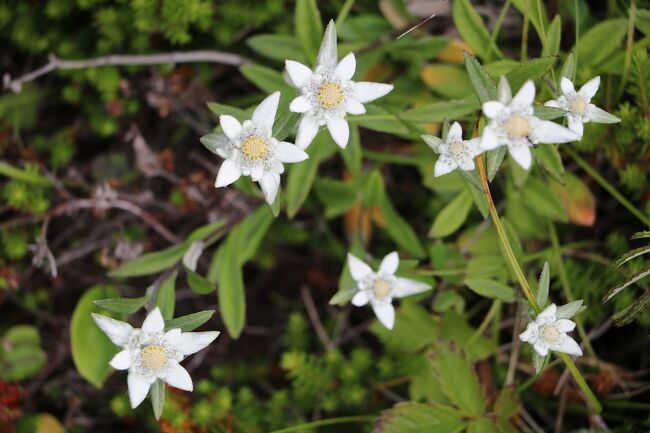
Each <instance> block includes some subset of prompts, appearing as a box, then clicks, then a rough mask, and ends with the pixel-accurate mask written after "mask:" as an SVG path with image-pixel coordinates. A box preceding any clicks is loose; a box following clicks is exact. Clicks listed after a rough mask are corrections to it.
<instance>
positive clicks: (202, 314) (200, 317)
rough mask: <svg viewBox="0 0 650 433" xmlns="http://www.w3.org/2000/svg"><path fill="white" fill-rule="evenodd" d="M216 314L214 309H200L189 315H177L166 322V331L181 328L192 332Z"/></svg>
mask: <svg viewBox="0 0 650 433" xmlns="http://www.w3.org/2000/svg"><path fill="white" fill-rule="evenodd" d="M213 315H214V310H205V311H199V312H198V313H192V314H188V315H187V316H181V317H177V318H175V319H172V320H169V321H166V322H165V331H169V330H170V329H180V330H181V331H183V332H192V331H194V330H195V329H196V328H198V327H199V326H201V325H203V324H204V323H206V322H207V321H208V320H210V318H212V316H213Z"/></svg>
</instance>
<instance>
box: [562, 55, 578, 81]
mask: <svg viewBox="0 0 650 433" xmlns="http://www.w3.org/2000/svg"><path fill="white" fill-rule="evenodd" d="M574 70H575V59H574V56H573V53H569V55H568V56H567V57H566V60H565V61H564V64H563V65H562V72H561V73H560V77H559V78H558V88H559V85H560V83H559V80H561V79H562V77H566V78H568V79H569V80H571V81H573V75H574Z"/></svg>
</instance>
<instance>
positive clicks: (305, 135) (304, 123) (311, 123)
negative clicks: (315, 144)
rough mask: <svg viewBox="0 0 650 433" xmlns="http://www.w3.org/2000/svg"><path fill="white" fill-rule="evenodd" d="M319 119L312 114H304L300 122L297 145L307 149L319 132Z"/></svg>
mask: <svg viewBox="0 0 650 433" xmlns="http://www.w3.org/2000/svg"><path fill="white" fill-rule="evenodd" d="M318 128H319V125H318V121H317V120H316V119H314V118H313V117H311V116H306V115H303V117H302V119H300V123H299V124H298V133H297V134H296V146H298V147H299V148H301V149H306V148H307V146H309V145H310V144H311V142H312V141H314V137H316V134H318Z"/></svg>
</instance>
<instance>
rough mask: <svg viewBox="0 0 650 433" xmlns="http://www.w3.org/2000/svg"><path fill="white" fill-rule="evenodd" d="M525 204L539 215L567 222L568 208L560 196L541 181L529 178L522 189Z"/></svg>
mask: <svg viewBox="0 0 650 433" xmlns="http://www.w3.org/2000/svg"><path fill="white" fill-rule="evenodd" d="M521 195H522V196H523V197H526V201H525V204H526V206H528V207H529V208H530V209H531V210H533V211H535V212H536V213H537V214H538V215H540V216H543V217H547V218H551V219H553V220H555V221H560V222H567V221H568V220H569V219H568V217H567V213H566V209H565V208H564V205H563V204H562V202H561V201H560V199H559V198H557V196H556V195H555V194H553V192H552V191H551V190H550V189H549V188H548V187H547V186H546V185H545V184H544V183H543V182H541V181H539V180H537V179H534V178H529V179H528V180H527V181H526V184H525V185H524V187H523V188H522V190H521Z"/></svg>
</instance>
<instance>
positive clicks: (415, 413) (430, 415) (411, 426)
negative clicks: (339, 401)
mask: <svg viewBox="0 0 650 433" xmlns="http://www.w3.org/2000/svg"><path fill="white" fill-rule="evenodd" d="M465 427H466V423H465V421H464V420H463V415H462V414H461V413H460V412H458V411H456V410H455V409H452V408H449V407H446V406H442V405H438V404H423V403H415V402H406V403H399V404H396V405H395V406H393V408H392V409H388V410H385V411H383V412H382V414H381V416H380V417H379V419H377V421H376V423H375V429H374V430H373V432H374V433H456V432H460V431H462V430H464V429H465Z"/></svg>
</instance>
